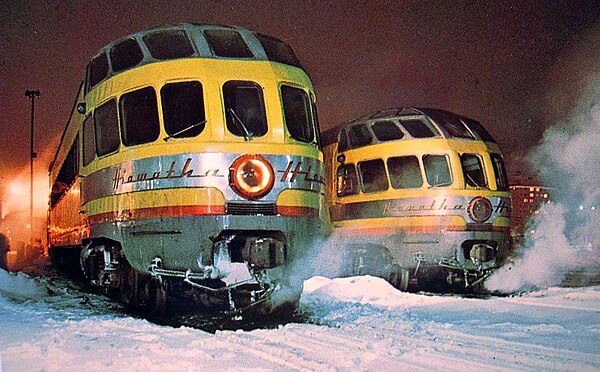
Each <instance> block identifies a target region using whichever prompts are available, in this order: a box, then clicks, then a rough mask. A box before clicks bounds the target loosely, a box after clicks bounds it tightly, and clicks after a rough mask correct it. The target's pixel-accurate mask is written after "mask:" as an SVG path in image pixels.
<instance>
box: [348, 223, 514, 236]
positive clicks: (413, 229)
mask: <svg viewBox="0 0 600 372" xmlns="http://www.w3.org/2000/svg"><path fill="white" fill-rule="evenodd" d="M339 229H341V230H344V231H345V232H347V233H348V234H350V235H390V234H398V233H406V232H409V233H422V234H423V233H424V234H427V233H429V234H433V233H444V232H464V231H472V230H467V228H466V227H465V226H461V225H452V226H443V227H442V226H395V227H366V228H359V229H351V228H344V227H341V228H339ZM509 231H510V229H509V228H508V227H499V226H494V227H492V231H488V232H502V233H509ZM483 232H485V231H483Z"/></svg>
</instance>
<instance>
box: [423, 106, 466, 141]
mask: <svg viewBox="0 0 600 372" xmlns="http://www.w3.org/2000/svg"><path fill="white" fill-rule="evenodd" d="M428 114H429V116H430V117H431V118H432V119H433V121H435V123H436V124H437V125H439V126H440V127H441V128H443V129H444V130H445V131H446V132H447V133H448V135H450V137H457V138H473V135H472V134H471V132H469V130H468V129H467V127H466V126H465V124H464V123H463V122H462V120H461V119H460V117H459V116H457V115H455V114H450V113H447V112H444V111H439V110H431V111H430V112H428Z"/></svg>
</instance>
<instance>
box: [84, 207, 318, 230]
mask: <svg viewBox="0 0 600 372" xmlns="http://www.w3.org/2000/svg"><path fill="white" fill-rule="evenodd" d="M277 213H278V214H279V215H281V216H286V217H318V216H319V210H318V209H316V208H310V207H301V206H279V207H277ZM224 214H225V206H223V205H185V206H183V205H182V206H166V207H150V208H139V209H131V210H127V211H123V212H122V213H121V214H120V215H119V214H117V213H115V212H106V213H99V214H95V215H93V216H89V217H88V218H87V223H88V224H90V225H94V224H98V223H103V222H113V221H129V220H138V219H150V218H160V217H186V216H215V215H224Z"/></svg>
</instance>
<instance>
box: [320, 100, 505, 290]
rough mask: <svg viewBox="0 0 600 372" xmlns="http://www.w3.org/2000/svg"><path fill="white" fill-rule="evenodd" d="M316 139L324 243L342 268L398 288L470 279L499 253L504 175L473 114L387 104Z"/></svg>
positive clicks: (491, 265)
mask: <svg viewBox="0 0 600 372" xmlns="http://www.w3.org/2000/svg"><path fill="white" fill-rule="evenodd" d="M322 138H323V146H324V148H323V151H324V156H325V169H326V180H327V183H328V195H329V196H328V199H329V201H328V204H329V205H330V213H331V219H332V221H333V224H334V236H333V237H332V239H331V240H330V242H329V246H330V247H331V249H336V248H337V249H341V251H340V255H341V256H344V257H346V260H345V262H346V263H345V264H344V265H342V267H341V268H340V270H341V273H342V274H343V275H357V274H372V275H376V276H380V277H383V278H386V279H388V280H389V281H390V282H391V283H392V284H394V285H395V286H397V287H398V288H400V289H401V290H417V289H419V288H426V287H427V288H432V289H441V288H443V289H444V290H446V289H450V288H455V289H458V288H465V287H469V288H474V287H475V286H476V285H477V284H479V283H481V281H482V280H484V279H485V277H486V276H487V275H489V273H490V272H491V271H492V270H493V269H495V268H497V267H498V266H499V265H501V264H502V263H503V262H504V261H505V259H506V258H507V256H508V254H509V251H510V232H509V222H510V213H511V199H510V194H509V189H508V181H507V175H506V171H505V166H504V161H503V157H502V154H501V152H500V148H499V146H498V144H497V143H496V141H494V139H493V138H492V136H491V135H490V134H489V133H488V132H487V131H486V129H485V128H484V127H483V126H482V125H481V124H480V123H479V122H477V121H475V120H473V119H469V118H466V117H463V116H460V115H456V114H454V113H451V112H448V111H444V110H439V109H430V108H411V107H407V108H394V109H388V110H383V111H378V112H375V113H373V114H369V115H366V116H363V117H361V118H359V119H356V120H353V121H350V122H347V123H343V124H341V125H339V126H337V127H335V128H332V129H330V130H328V131H326V132H324V133H323V136H322ZM442 283H443V284H444V285H441V284H442ZM446 284H449V285H450V287H449V286H447V285H446Z"/></svg>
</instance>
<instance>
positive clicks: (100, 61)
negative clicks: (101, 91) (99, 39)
mask: <svg viewBox="0 0 600 372" xmlns="http://www.w3.org/2000/svg"><path fill="white" fill-rule="evenodd" d="M89 73H90V75H89V79H90V80H89V88H92V87H94V86H96V85H97V84H98V83H99V82H101V81H102V80H104V79H106V77H107V76H108V57H107V56H106V53H105V52H102V53H100V54H98V55H97V56H96V57H95V58H94V59H93V60H92V62H91V63H90V72H89Z"/></svg>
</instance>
